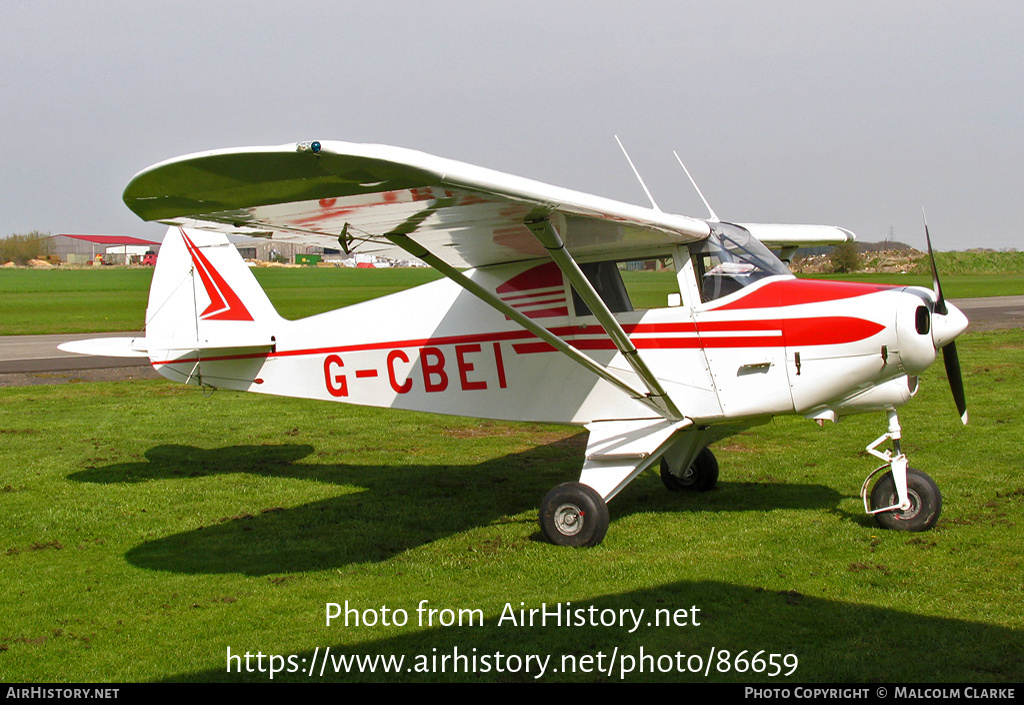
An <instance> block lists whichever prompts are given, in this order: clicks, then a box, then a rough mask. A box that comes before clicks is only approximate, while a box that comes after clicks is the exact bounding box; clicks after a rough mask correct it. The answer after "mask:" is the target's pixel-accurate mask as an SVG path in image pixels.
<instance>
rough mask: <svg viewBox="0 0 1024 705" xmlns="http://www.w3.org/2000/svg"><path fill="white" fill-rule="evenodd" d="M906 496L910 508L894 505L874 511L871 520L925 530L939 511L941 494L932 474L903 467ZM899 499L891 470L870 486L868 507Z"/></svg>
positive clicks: (886, 525)
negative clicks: (880, 510)
mask: <svg viewBox="0 0 1024 705" xmlns="http://www.w3.org/2000/svg"><path fill="white" fill-rule="evenodd" d="M907 496H908V499H909V500H910V508H909V509H906V510H899V509H894V510H892V511H889V512H882V513H881V514H875V520H876V521H877V522H878V523H879V524H880V525H881V526H882V528H884V529H892V530H894V531H927V530H928V529H930V528H932V527H933V526H935V523H936V522H937V521H938V520H939V513H940V512H941V511H942V495H941V494H940V493H939V487H938V485H936V484H935V481H934V480H932V478H930V477H928V476H927V475H925V474H924V473H923V472H921V471H920V470H915V469H914V468H907ZM898 503H899V498H898V497H897V495H896V483H895V481H893V478H892V473H891V472H887V473H885V475H883V476H882V479H880V480H879V481H878V482H876V483H875V486H874V488H873V489H872V490H871V508H872V509H878V508H881V507H891V506H892V505H894V504H898Z"/></svg>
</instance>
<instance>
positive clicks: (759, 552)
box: [0, 331, 1024, 683]
mask: <svg viewBox="0 0 1024 705" xmlns="http://www.w3.org/2000/svg"><path fill="white" fill-rule="evenodd" d="M958 344H959V348H960V356H961V361H962V364H963V367H964V375H965V381H966V387H967V393H968V401H969V403H970V407H971V425H970V426H968V427H966V428H963V427H961V426H960V425H959V421H958V419H957V417H956V413H955V411H954V410H953V408H952V402H951V400H950V399H949V390H948V387H947V386H946V382H945V379H944V378H943V374H942V370H941V365H936V366H933V368H932V369H931V370H929V372H928V373H927V374H926V375H925V377H924V379H923V380H922V386H921V391H920V392H919V394H918V398H917V399H915V400H914V401H912V402H911V403H910V404H909V405H908V406H907V407H905V409H904V411H903V412H902V413H901V421H902V423H903V427H904V448H905V450H906V451H907V453H908V454H909V456H910V459H911V464H912V465H913V466H915V467H918V468H920V469H922V470H924V471H926V472H928V473H929V474H931V475H932V476H933V477H934V478H935V479H936V481H937V482H938V483H939V486H940V488H941V489H942V492H943V498H944V508H943V518H942V519H941V520H940V523H939V525H938V527H937V528H936V529H935V530H933V531H931V532H928V533H925V534H904V533H896V532H886V531H882V530H881V529H879V528H877V526H876V525H875V524H874V522H873V521H872V520H871V519H869V518H867V517H865V516H864V515H863V509H862V506H861V502H860V499H859V497H858V496H857V492H858V490H859V487H860V482H861V480H862V479H863V477H864V476H866V475H867V473H868V472H869V471H870V470H871V469H872V468H873V467H874V462H873V461H872V460H871V459H870V458H869V457H865V456H864V454H863V452H862V449H863V447H864V446H865V445H866V444H867V443H868V442H869V441H870V440H872V439H874V438H875V437H877V436H878V435H880V434H881V433H882V432H883V430H884V420H883V419H882V418H881V415H879V414H873V415H868V416H863V417H853V418H850V419H847V420H845V421H844V422H842V423H840V424H837V425H827V426H826V427H825V428H824V429H819V428H818V427H817V426H815V425H814V424H812V423H810V422H808V421H805V420H802V419H794V418H783V419H777V420H776V421H774V422H772V423H771V424H769V425H766V426H763V427H758V428H756V429H753V430H752V431H749V432H747V433H744V434H742V435H740V436H737V437H734V438H731V439H727V440H726V441H723V442H722V443H721V444H719V446H718V447H717V448H716V453H717V455H718V457H719V462H720V464H721V467H722V476H721V480H720V483H719V487H718V489H717V490H715V491H714V492H710V493H706V494H703V495H700V496H692V495H682V496H680V495H678V494H670V493H668V492H666V491H665V490H664V488H663V487H662V485H661V482H660V480H659V478H657V477H656V476H655V475H654V474H653V473H648V474H646V475H644V476H642V477H640V478H638V479H637V480H636V481H635V482H633V483H632V484H631V485H630V486H629V487H628V488H627V489H626V490H625V491H624V492H623V493H622V494H621V495H620V496H619V497H617V498H616V499H615V500H614V501H613V502H612V503H611V505H610V510H611V516H612V524H611V528H610V530H609V533H608V536H607V538H606V539H605V541H604V543H603V544H602V545H601V546H599V547H597V548H594V549H589V550H567V549H564V548H558V547H555V546H551V545H548V544H546V543H543V542H542V541H541V540H540V539H539V532H538V530H537V528H536V518H537V505H538V503H539V501H540V498H541V497H542V496H543V495H544V493H545V492H546V491H547V490H548V489H549V488H550V487H552V486H553V485H555V484H557V483H560V482H564V481H567V480H572V479H575V478H576V477H577V476H578V469H579V466H580V465H581V463H582V459H583V458H582V455H583V437H582V436H580V435H579V433H578V431H577V430H576V429H572V428H566V427H554V426H541V425H533V424H508V423H494V422H487V421H475V420H468V419H459V418H452V417H440V416H431V415H424V414H402V413H394V412H390V411H379V410H372V409H361V408H355V407H346V406H342V405H336V404H324V403H317V402H311V401H305V400H296V399H275V398H266V397H261V396H258V395H242V394H233V393H228V392H217V393H216V394H214V395H213V396H212V397H211V398H205V397H204V396H203V395H202V393H201V392H199V391H197V390H195V389H192V388H186V387H181V386H174V385H171V384H169V383H165V382H163V381H151V382H136V383H83V384H68V385H55V386H47V387H22V388H6V389H0V399H2V404H0V436H2V438H3V442H2V444H0V477H2V478H3V480H2V487H0V502H2V507H3V511H2V512H0V584H2V585H3V586H4V590H3V591H2V593H0V613H2V614H3V615H4V617H3V621H2V626H0V674H2V677H3V679H4V680H7V681H11V682H18V681H21V682H26V681H62V682H71V681H109V682H133V681H154V680H156V681H159V680H169V681H237V680H253V681H266V680H268V679H269V674H268V672H267V668H268V667H269V665H270V663H271V661H270V658H269V656H270V655H279V656H282V657H283V658H284V659H287V657H288V656H293V657H294V659H293V661H287V660H282V661H280V662H279V665H281V666H282V667H283V668H285V669H286V671H287V669H289V668H290V667H291V666H292V665H293V664H294V666H295V669H294V672H291V673H289V672H281V673H278V674H276V676H275V678H274V680H293V681H319V680H342V681H417V680H419V681H449V680H452V681H533V680H535V676H537V675H538V667H539V662H537V661H535V662H533V664H534V665H533V666H532V668H531V670H529V671H527V670H526V668H527V665H526V662H525V660H524V659H525V657H526V656H527V655H534V656H536V657H541V658H543V657H549V661H547V669H546V671H545V672H544V675H543V677H542V678H540V679H537V680H545V681H620V680H626V681H656V680H661V681H695V682H706V681H757V682H768V683H780V682H787V681H788V682H792V681H799V682H902V683H908V682H940V681H944V682H957V681H958V682H1007V683H1013V682H1020V681H1022V680H1024V616H1022V614H1021V611H1020V605H1021V604H1022V603H1024V587H1022V581H1021V577H1022V575H1024V539H1022V536H1021V531H1020V526H1021V524H1022V522H1024V479H1022V478H1021V476H1020V453H1019V448H1020V447H1021V444H1022V441H1024V438H1022V435H1024V431H1022V428H1024V424H1022V420H1024V419H1022V414H1021V407H1020V404H1019V403H1018V400H1017V397H1018V396H1019V383H1018V382H1017V381H1015V380H1016V378H1017V375H1018V373H1019V370H1020V367H1021V363H1022V358H1024V355H1022V353H1024V333H1022V332H1021V331H1006V332H997V333H986V334H970V335H967V336H964V337H963V338H961V340H960V341H958ZM423 600H426V601H427V602H426V603H425V606H426V607H427V608H434V609H437V610H444V609H449V610H452V612H451V615H457V614H458V611H459V610H473V611H477V610H478V612H472V613H469V612H465V613H463V615H464V616H465V617H466V619H469V617H470V616H471V614H473V615H475V614H479V615H480V617H481V618H482V621H483V624H482V626H481V625H479V624H474V625H473V626H470V625H469V624H467V623H464V624H463V626H458V625H457V624H452V625H449V626H443V625H441V624H439V622H440V621H441V620H443V619H444V617H445V613H444V612H437V613H436V615H435V621H434V622H433V623H432V624H423V625H421V624H419V623H418V613H417V607H418V606H419V605H421V604H422V601H423ZM346 601H347V602H348V604H349V605H350V606H352V607H355V608H356V609H357V610H359V611H360V615H361V621H360V624H359V625H358V626H356V625H354V624H352V623H351V622H350V625H349V626H348V627H346V626H345V625H344V623H343V621H342V620H341V619H338V620H335V621H334V622H333V623H332V624H331V626H327V625H326V623H325V609H326V607H325V605H326V603H338V604H340V605H344V604H345V602H346ZM566 602H569V603H571V606H572V607H574V608H582V609H585V610H590V608H594V613H595V614H598V615H604V614H616V615H617V614H621V612H620V611H621V610H629V609H632V610H640V609H643V610H644V617H643V619H642V623H641V625H640V626H639V627H638V628H636V629H635V630H633V631H630V629H629V627H628V626H625V627H623V626H602V625H600V624H598V625H596V626H591V625H582V626H573V627H566V626H553V625H552V624H551V623H550V622H549V624H548V625H547V626H543V627H542V626H539V625H538V624H537V623H536V622H535V624H534V625H533V626H529V625H526V626H524V625H522V624H519V623H518V620H517V621H516V623H512V622H510V621H509V620H507V619H506V620H502V619H501V617H502V615H503V614H506V615H507V610H508V609H509V608H511V609H512V610H513V612H514V614H515V615H516V616H517V617H518V614H519V613H518V610H519V609H520V608H524V609H537V608H541V607H542V606H543V605H547V606H548V608H549V609H550V608H553V607H554V605H555V604H563V605H564V604H565V603H566ZM385 607H386V608H388V609H389V610H391V611H392V615H394V611H395V610H399V609H401V610H405V611H406V613H407V614H408V615H409V622H408V623H407V624H405V625H404V626H384V625H382V624H381V623H380V622H381V621H382V620H381V618H380V615H381V614H382V613H383V611H384V608H385ZM695 608H696V610H698V611H694V609H695ZM657 610H666V611H668V612H667V613H668V614H677V612H676V611H677V610H683V611H686V613H687V614H688V615H689V617H688V621H687V624H686V625H685V626H678V625H673V626H667V625H665V624H661V625H659V624H657V623H655V622H654V621H653V619H652V618H653V616H654V615H655V614H656V611H657ZM606 611H607V612H606ZM373 614H376V615H378V617H377V619H376V620H375V621H376V623H375V624H373V625H366V624H365V617H366V616H367V615H370V616H372V615H373ZM694 621H696V622H699V625H695V624H693V622H694ZM326 647H330V649H331V652H330V653H331V654H333V655H334V656H335V657H337V658H340V657H343V656H344V657H350V656H361V657H372V656H374V655H377V654H380V655H390V656H393V657H395V658H397V657H402V658H403V659H405V660H404V661H403V664H402V670H401V671H400V672H397V673H396V672H384V670H383V668H384V666H385V662H384V661H377V662H375V666H376V668H377V670H376V671H375V672H372V673H371V672H366V671H364V672H361V673H360V672H347V673H339V674H336V673H333V663H330V664H328V666H327V668H326V669H325V673H324V675H323V676H320V675H319V664H318V665H317V672H316V674H315V675H314V676H313V677H310V676H308V675H305V671H306V670H307V669H308V668H310V665H311V663H312V661H313V660H314V658H318V659H322V658H323V655H324V649H325V648H326ZM229 649H230V653H232V654H234V655H244V654H245V653H247V652H248V653H250V654H252V660H251V662H249V663H248V664H247V663H246V662H245V661H244V660H239V661H238V662H237V667H238V669H240V670H241V672H237V671H232V672H228V666H229V664H231V663H233V662H231V661H229V660H228V659H227V656H228V650H229ZM474 649H475V651H474ZM712 650H714V651H712ZM723 650H725V651H728V652H729V657H728V658H727V659H724V660H723V658H722V654H723ZM761 650H765V651H766V652H767V653H765V654H762V658H763V659H767V658H768V657H769V655H770V654H772V653H778V654H794V655H795V656H796V657H797V659H798V661H799V663H798V666H797V669H796V671H795V673H793V675H791V676H790V677H789V678H788V679H787V678H786V677H785V676H781V675H780V676H777V677H774V678H772V677H769V676H768V675H767V673H765V672H761V673H754V672H753V671H752V670H751V669H750V661H749V659H751V658H752V657H753V656H754V655H755V654H756V653H757V652H758V651H761ZM456 652H458V653H459V654H462V655H463V656H465V657H467V658H468V657H476V658H477V661H476V662H475V664H476V666H477V668H476V669H475V670H472V669H470V666H469V662H468V661H467V662H465V667H464V668H462V670H460V671H459V672H457V673H455V672H452V669H453V668H455V667H456V665H457V664H460V663H462V662H459V661H456V660H452V659H451V657H452V656H453V655H454V654H456ZM498 652H500V653H501V654H504V655H505V656H506V661H505V662H504V663H503V665H500V664H499V662H498V661H496V660H494V655H495V654H496V653H498ZM744 652H745V655H744V656H743V658H744V659H747V661H743V659H741V660H740V661H737V660H736V656H738V655H740V654H741V653H744ZM257 653H262V654H263V655H264V658H263V659H262V660H261V661H259V662H257V659H256V654H257ZM642 653H643V654H646V655H648V656H650V657H652V659H656V660H652V661H650V662H649V665H648V667H647V670H648V671H650V670H653V671H654V672H653V673H651V672H646V673H639V672H638V669H639V668H640V667H641V662H640V661H638V660H634V661H633V663H632V667H633V669H634V670H633V671H632V672H627V668H628V667H629V666H630V662H629V661H628V660H627V659H626V658H625V657H627V656H628V657H633V658H634V659H638V657H639V656H640V655H641V654H642ZM677 654H682V655H683V657H685V658H683V659H682V660H681V661H680V659H679V658H678V657H677V656H676V655H677ZM613 655H614V656H615V658H614V659H613ZM443 656H448V657H449V661H448V662H447V664H444V662H443V661H442V660H441V657H443ZM484 656H489V657H491V659H492V660H490V661H489V662H488V664H489V670H487V671H484V665H483V661H482V658H483V657H484ZM512 656H518V657H520V661H518V662H516V661H514V660H513V659H512V658H511V657H512ZM690 656H699V657H700V659H702V661H701V664H702V665H703V664H705V663H706V664H708V672H707V675H705V672H704V671H703V670H701V671H700V673H690V672H688V671H686V670H685V668H686V667H693V666H695V665H696V664H697V661H694V660H690V659H689V657H690ZM587 657H589V658H591V659H592V660H591V661H587V660H586V659H587ZM666 657H667V660H666ZM303 659H304V660H303ZM391 663H392V664H393V663H394V662H391ZM517 663H518V668H516V665H517ZM726 664H728V669H727V670H726ZM744 664H746V670H745V671H743V672H738V671H737V668H736V667H737V666H740V667H741V668H742V667H744ZM573 665H575V669H572V668H570V667H571V666H573ZM599 665H601V666H603V668H599ZM680 665H681V666H683V667H684V671H683V672H680V671H679V670H678V666H680ZM247 666H250V667H251V668H252V671H251V672H249V671H247V670H246V667H247ZM261 666H262V668H263V669H264V670H263V671H262V672H261V671H260V670H259V668H260V667H261ZM442 666H445V668H446V670H445V671H444V672H439V670H440V668H441V667H442ZM499 668H502V670H500V671H499V670H498V669H499ZM663 668H664V669H667V670H664V671H663V670H661V669H663ZM467 669H469V670H471V672H466V671H467ZM300 670H301V671H302V672H299V671H300ZM786 670H788V669H786ZM421 671H422V672H421Z"/></svg>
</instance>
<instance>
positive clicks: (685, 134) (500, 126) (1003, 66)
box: [0, 0, 1024, 250]
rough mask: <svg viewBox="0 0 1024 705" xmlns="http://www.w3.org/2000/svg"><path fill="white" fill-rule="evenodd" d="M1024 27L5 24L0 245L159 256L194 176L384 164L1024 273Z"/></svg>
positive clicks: (1018, 22)
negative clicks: (994, 261) (312, 145)
mask: <svg viewBox="0 0 1024 705" xmlns="http://www.w3.org/2000/svg"><path fill="white" fill-rule="evenodd" d="M1022 43H1024V4H1022V3H1020V2H1019V0H1014V1H1013V2H1002V1H994V2H986V1H982V2H978V3H964V2H962V1H961V0H956V1H950V0H932V1H930V2H898V1H896V0H886V1H885V2H876V1H874V0H866V1H862V2H857V3H821V2H795V1H781V2H721V1H716V2H714V3H710V2H685V1H676V2H645V1H643V0H634V1H633V2H629V3H625V2H605V1H602V0H590V1H587V2H582V1H572V0H568V1H561V2H535V1H533V0H517V2H515V3H509V2H502V3H498V2H486V1H483V0H480V1H477V2H468V1H465V2H455V1H452V0H438V1H434V2H423V1H422V0H420V1H419V2H405V1H401V0H380V1H379V2H375V3H368V2H365V0H363V1H361V2H303V1H290V2H287V3H262V2H251V1H250V2H219V1H217V0H203V2H191V1H190V0H174V1H173V2H159V1H148V0H147V1H142V0H133V1H132V2H104V1H103V0H98V1H97V0H93V1H90V2H82V1H79V0H64V1H62V2H8V3H3V5H2V9H0V67H2V70H0V97H2V107H0V236H3V235H9V234H13V233H25V232H29V231H31V230H39V231H43V232H49V233H51V234H58V233H86V234H125V235H135V236H138V237H144V238H150V239H159V238H160V237H161V236H162V234H163V231H164V230H165V227H164V226H160V225H158V224H152V223H144V222H142V221H141V220H139V219H138V217H137V216H135V215H134V214H133V213H131V212H130V211H129V210H128V209H127V207H125V205H124V203H123V202H122V200H121V193H122V191H123V189H124V187H125V185H126V184H127V183H128V181H129V180H130V179H131V177H132V176H133V175H134V174H135V173H137V172H139V171H141V170H142V169H144V168H146V167H148V166H150V165H151V164H154V163H156V162H159V161H162V160H164V159H168V158H171V157H175V156H179V155H183V154H188V153H191V152H197V151H205V150H210V149H218V148H224V147H242V146H247V145H277V144H284V143H291V142H299V141H308V140H344V141H349V142H368V143H379V144H392V145H398V146H402V147H408V148H412V149H418V150H421V151H424V152H428V153H431V154H435V155H438V156H442V157H448V158H452V159H458V160H460V161H464V162H468V163H471V164H476V165H479V166H484V167H488V168H492V169H497V170H499V171H504V172H507V173H511V174H516V175H519V176H525V177H528V178H532V179H537V180H539V181H544V182H547V183H550V184H554V185H557V186H563V187H567V188H571V189H575V190H578V191H585V192H588V193H594V194H598V195H601V196H606V197H609V198H614V199H618V200H621V201H626V202H629V203H638V204H643V205H646V204H647V199H646V196H645V195H644V192H643V190H642V188H641V187H640V185H639V183H638V182H637V180H636V178H635V177H634V175H633V172H632V171H631V169H630V168H629V165H628V163H627V162H626V160H625V158H624V157H623V155H622V153H621V151H620V150H619V147H618V145H617V144H616V142H615V137H614V136H615V135H618V136H619V137H620V139H621V140H622V142H623V144H624V145H625V146H626V148H627V149H628V150H629V153H630V156H631V157H632V159H633V161H634V162H635V164H636V166H637V168H638V169H639V171H640V173H641V175H642V176H643V178H644V180H645V181H646V183H647V185H648V187H649V189H650V191H651V192H652V195H653V197H654V199H655V200H656V201H657V203H658V205H659V206H660V207H661V209H662V210H665V211H671V212H676V213H682V214H684V215H692V216H696V217H706V216H707V212H706V209H705V208H704V206H703V204H702V203H701V201H700V199H699V197H698V196H697V195H696V193H695V192H694V190H693V188H692V187H691V186H690V184H689V181H688V180H687V179H686V175H685V174H684V173H683V171H682V169H681V168H680V167H679V165H678V163H677V162H676V160H675V158H674V157H673V156H672V151H673V150H676V151H678V153H679V155H680V156H681V157H682V159H683V160H684V162H685V163H686V165H687V167H688V168H689V170H690V172H691V174H693V177H694V178H695V179H696V181H697V183H698V185H699V186H700V187H701V190H702V191H703V192H704V195H705V196H706V197H707V199H708V201H709V202H710V203H711V206H712V207H713V208H714V210H715V211H716V212H717V214H718V215H719V217H720V218H722V219H723V220H727V221H733V222H782V223H822V224H829V225H839V226H842V227H845V228H848V229H850V230H852V231H854V232H855V233H856V234H857V236H858V238H859V239H860V240H864V241H878V240H884V239H886V238H895V239H897V240H901V241H904V242H908V243H910V244H912V245H914V246H915V247H918V248H921V249H923V248H924V228H923V224H922V209H925V210H926V211H927V217H928V224H929V228H930V230H931V234H932V238H933V241H934V244H935V247H936V249H939V250H959V249H967V248H970V247H989V248H995V249H1006V248H1018V249H1024V225H1022V223H1024V188H1022V187H1024V176H1022V174H1024V90H1022V86H1024V46H1022Z"/></svg>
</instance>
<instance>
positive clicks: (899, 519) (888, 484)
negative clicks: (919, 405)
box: [860, 411, 942, 531]
mask: <svg viewBox="0 0 1024 705" xmlns="http://www.w3.org/2000/svg"><path fill="white" fill-rule="evenodd" d="M888 415H889V431H888V432H887V433H886V434H884V435H883V436H881V437H879V438H878V439H876V440H875V442H874V443H872V444H871V445H869V446H868V447H867V451H868V452H869V453H871V454H872V455H874V456H875V457H877V458H881V459H882V460H884V461H885V465H882V466H881V467H878V468H876V469H875V470H874V472H872V473H871V474H870V475H868V477H867V479H866V480H864V484H863V485H862V486H861V489H860V494H861V498H862V499H863V500H864V510H865V511H866V512H867V513H868V514H871V515H872V516H874V517H875V521H877V522H878V524H879V526H881V527H882V528H883V529H892V530H894V531H928V530H929V529H931V528H932V527H933V526H935V524H936V523H937V522H938V520H939V514H940V513H941V511H942V494H941V493H940V492H939V486H938V485H936V484H935V481H934V480H933V479H932V478H930V477H929V476H928V475H926V474H925V473H923V472H921V471H920V470H917V469H915V468H911V467H908V466H907V456H905V455H904V454H903V453H902V451H901V450H900V437H901V433H900V423H899V419H898V418H897V417H896V412H895V411H889V412H888ZM887 440H891V441H892V444H893V449H892V451H888V450H887V451H885V452H881V451H879V450H878V446H880V445H881V444H882V443H884V442H885V441H887ZM886 469H888V472H885V473H884V474H882V476H881V477H880V478H879V480H878V482H876V483H875V486H874V487H873V488H872V490H871V496H870V499H869V498H868V485H870V484H871V480H872V478H874V477H875V476H876V475H878V474H879V473H882V472H883V471H885V470H886Z"/></svg>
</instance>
